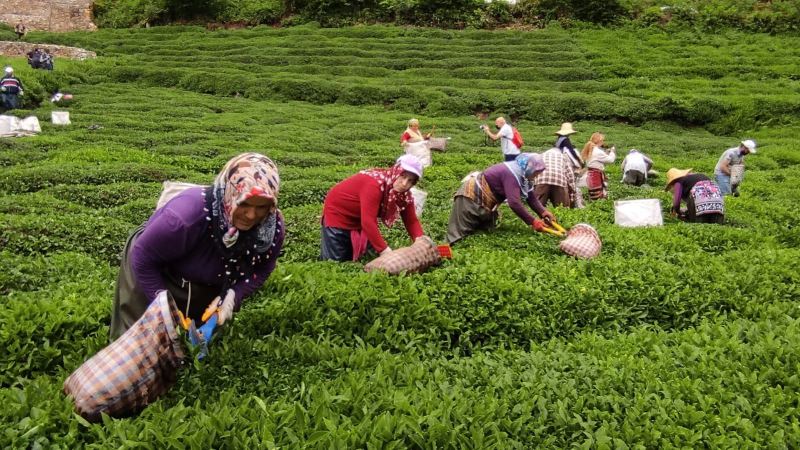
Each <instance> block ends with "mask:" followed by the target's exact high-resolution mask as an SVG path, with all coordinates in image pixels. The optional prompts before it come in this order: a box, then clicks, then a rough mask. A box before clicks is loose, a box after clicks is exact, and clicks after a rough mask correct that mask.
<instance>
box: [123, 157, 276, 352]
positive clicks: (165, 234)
mask: <svg viewBox="0 0 800 450" xmlns="http://www.w3.org/2000/svg"><path fill="white" fill-rule="evenodd" d="M279 182H280V179H279V177H278V168H277V166H276V165H275V163H274V162H272V160H270V159H269V158H267V157H266V156H263V155H260V154H258V153H244V154H241V155H239V156H237V157H235V158H233V159H231V160H230V161H228V163H227V164H226V165H225V167H224V168H223V170H222V172H220V174H219V175H218V176H217V178H216V179H215V180H214V184H213V185H211V186H198V187H193V188H189V189H186V190H185V191H183V192H181V193H180V194H178V195H177V196H175V197H174V198H172V199H171V200H170V201H169V202H168V203H167V204H166V205H164V206H163V207H162V208H160V209H158V210H156V212H155V213H153V215H152V216H151V217H150V219H149V220H148V221H147V222H146V223H145V224H144V225H142V226H140V227H139V228H138V229H137V230H136V231H134V232H133V234H131V236H130V237H129V238H128V242H127V243H126V245H125V250H124V251H123V254H122V266H121V268H120V273H119V277H118V278H117V286H116V292H115V295H114V310H113V312H112V317H111V330H110V334H111V339H116V338H118V337H119V336H121V335H122V334H123V333H124V332H125V331H126V330H127V329H128V328H130V326H131V325H133V323H134V322H136V320H137V319H139V317H141V316H142V314H144V311H145V309H147V306H148V305H149V304H150V302H151V301H153V299H155V297H156V295H157V293H158V292H160V291H162V290H166V291H168V292H169V293H170V294H171V295H172V297H173V298H174V299H175V303H176V306H177V307H178V308H179V309H180V311H181V312H183V313H184V315H185V316H187V317H189V318H191V319H195V320H197V321H199V320H200V318H201V316H202V315H203V312H204V311H205V310H206V308H207V307H210V306H213V305H217V304H219V309H218V313H219V316H218V324H224V323H225V321H226V320H228V319H230V318H231V316H232V315H233V312H234V311H238V310H239V308H240V307H241V304H242V300H243V299H244V298H246V297H248V296H250V295H251V294H252V293H253V292H255V290H256V289H258V288H259V287H261V285H263V284H264V281H266V279H267V277H269V275H270V273H272V271H273V269H274V268H275V263H276V261H277V259H278V255H279V254H280V251H281V247H282V246H283V238H284V234H285V230H284V221H283V215H282V214H281V212H280V211H279V210H278V208H277V202H278V190H279ZM220 301H221V304H220Z"/></svg>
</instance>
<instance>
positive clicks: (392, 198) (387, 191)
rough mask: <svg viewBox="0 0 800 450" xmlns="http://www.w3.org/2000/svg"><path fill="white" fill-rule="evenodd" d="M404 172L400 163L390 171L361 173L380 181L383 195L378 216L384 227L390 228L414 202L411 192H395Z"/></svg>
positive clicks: (372, 170) (389, 169)
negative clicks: (395, 186) (395, 183)
mask: <svg viewBox="0 0 800 450" xmlns="http://www.w3.org/2000/svg"><path fill="white" fill-rule="evenodd" d="M403 172H405V169H403V168H402V167H401V166H400V164H399V163H398V164H395V165H394V166H392V167H390V168H388V169H369V170H362V171H361V172H360V173H363V174H365V175H369V176H370V177H372V178H374V179H375V180H377V181H378V185H379V186H380V188H381V193H382V194H383V197H382V199H381V206H380V209H379V210H378V215H379V216H380V218H381V221H383V223H384V225H386V226H387V227H389V228H391V226H392V225H393V224H394V222H395V221H396V220H397V218H398V217H400V213H401V212H402V211H403V210H405V209H406V207H407V206H408V205H410V204H412V203H413V201H414V197H412V196H411V191H406V192H397V191H395V190H394V182H395V181H396V180H397V179H398V178H400V175H402V174H403Z"/></svg>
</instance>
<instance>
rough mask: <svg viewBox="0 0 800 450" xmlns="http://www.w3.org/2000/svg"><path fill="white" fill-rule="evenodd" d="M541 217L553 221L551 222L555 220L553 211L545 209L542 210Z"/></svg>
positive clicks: (548, 221)
mask: <svg viewBox="0 0 800 450" xmlns="http://www.w3.org/2000/svg"><path fill="white" fill-rule="evenodd" d="M541 217H542V219H544V221H545V222H547V223H553V222H555V221H556V216H554V215H553V213H551V212H550V211H548V210H546V209H545V210H544V211H543V212H542V215H541Z"/></svg>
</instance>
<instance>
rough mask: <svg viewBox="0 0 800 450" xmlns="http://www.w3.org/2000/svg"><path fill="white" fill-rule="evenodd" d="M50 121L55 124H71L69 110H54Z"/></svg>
mask: <svg viewBox="0 0 800 450" xmlns="http://www.w3.org/2000/svg"><path fill="white" fill-rule="evenodd" d="M50 122H52V123H53V125H69V124H70V123H71V122H70V121H69V111H52V112H51V113H50Z"/></svg>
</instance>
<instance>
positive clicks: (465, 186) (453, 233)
mask: <svg viewBox="0 0 800 450" xmlns="http://www.w3.org/2000/svg"><path fill="white" fill-rule="evenodd" d="M544 169H545V164H544V161H543V160H542V157H541V156H540V155H538V154H536V153H522V154H520V155H519V156H517V157H516V159H514V160H513V161H508V162H504V163H500V164H495V165H493V166H491V167H489V168H488V169H486V170H484V171H483V172H472V173H470V174H469V175H467V176H466V178H464V180H462V183H461V187H460V188H459V189H458V191H456V194H455V195H454V196H453V210H452V211H451V212H450V221H449V223H448V225H447V242H448V243H450V244H453V243H455V242H458V241H460V240H461V239H463V238H464V237H466V236H467V235H469V234H472V233H474V232H475V231H478V230H491V229H493V228H494V227H495V224H496V222H497V208H498V207H499V206H500V204H501V203H503V200H508V206H509V207H510V208H511V210H512V211H514V213H515V214H516V215H517V217H519V218H520V219H521V220H522V221H523V222H525V224H526V225H528V226H530V227H532V228H533V229H534V230H536V231H541V230H542V229H543V228H544V225H545V224H544V223H543V222H542V221H541V220H539V219H536V218H534V217H533V216H532V215H531V213H529V212H528V210H527V209H525V206H524V205H523V203H522V200H523V199H524V200H525V202H527V203H528V206H530V207H531V208H532V209H533V210H534V211H535V212H536V214H538V215H539V217H541V218H542V219H545V220H548V221H554V220H555V216H553V214H552V213H551V212H550V211H548V210H547V209H545V207H544V206H542V203H541V202H539V200H538V199H537V198H536V195H534V193H533V179H534V177H535V176H536V175H537V174H539V173H541V172H543V171H544Z"/></svg>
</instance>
